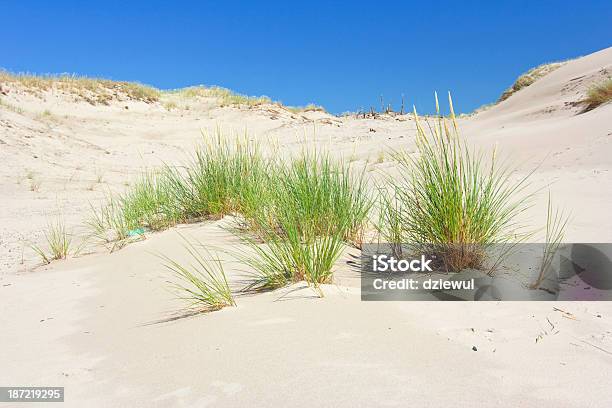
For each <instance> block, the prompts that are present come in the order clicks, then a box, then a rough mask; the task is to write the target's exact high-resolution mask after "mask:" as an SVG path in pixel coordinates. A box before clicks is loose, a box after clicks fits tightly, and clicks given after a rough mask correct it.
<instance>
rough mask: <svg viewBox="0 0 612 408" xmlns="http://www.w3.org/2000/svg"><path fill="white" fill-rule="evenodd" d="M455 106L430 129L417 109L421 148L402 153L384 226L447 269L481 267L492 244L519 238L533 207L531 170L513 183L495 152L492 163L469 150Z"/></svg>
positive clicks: (396, 240)
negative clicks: (524, 215)
mask: <svg viewBox="0 0 612 408" xmlns="http://www.w3.org/2000/svg"><path fill="white" fill-rule="evenodd" d="M449 105H450V112H451V114H450V121H448V120H446V119H445V118H443V117H441V116H439V118H438V119H437V121H436V123H434V124H430V126H428V130H426V128H424V127H423V125H422V124H421V122H420V121H419V118H418V116H417V114H416V110H415V112H414V118H415V123H416V125H417V137H416V146H417V152H416V154H415V155H411V154H409V153H407V152H403V151H399V152H396V153H395V159H396V160H397V162H398V165H399V174H400V177H399V178H398V179H397V180H393V179H390V180H389V185H390V186H391V189H390V192H389V197H388V198H386V199H384V200H383V203H382V204H383V205H382V208H381V219H382V220H383V222H382V227H381V231H382V233H383V236H385V237H386V238H387V239H390V240H392V242H394V243H395V244H398V243H408V244H410V245H413V246H415V247H417V248H418V249H419V251H420V252H424V253H428V254H430V255H432V256H434V257H435V259H437V261H438V263H439V265H438V266H439V267H440V268H443V269H445V270H447V271H460V270H462V269H465V268H476V269H481V268H482V267H483V263H484V261H485V258H486V256H485V255H486V254H485V252H486V249H487V248H488V247H489V246H490V245H492V244H495V243H507V242H510V241H516V240H517V239H519V238H518V237H519V236H520V228H519V225H517V223H516V217H517V216H518V215H519V214H521V213H522V212H523V211H524V210H526V209H527V208H528V206H529V204H530V199H531V197H532V194H530V193H527V192H526V188H527V187H528V185H529V183H528V177H529V175H528V176H526V177H523V178H519V179H518V181H513V180H512V177H511V176H512V172H511V169H509V168H508V167H507V166H503V165H500V164H499V163H498V162H497V160H496V155H495V152H493V154H492V157H491V158H490V159H488V160H486V159H485V156H484V155H483V154H482V153H479V152H476V151H474V150H473V149H471V148H470V147H468V145H467V143H466V142H465V140H464V139H462V138H461V136H460V135H459V133H458V130H457V125H456V122H455V116H454V111H453V106H452V100H451V98H450V94H449ZM436 110H437V112H439V109H438V101H437V97H436Z"/></svg>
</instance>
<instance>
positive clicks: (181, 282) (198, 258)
mask: <svg viewBox="0 0 612 408" xmlns="http://www.w3.org/2000/svg"><path fill="white" fill-rule="evenodd" d="M181 238H182V240H183V248H184V249H185V251H186V252H187V253H188V254H189V256H190V258H191V261H192V262H191V263H189V264H185V263H181V262H179V261H176V260H173V259H170V258H169V257H167V256H165V255H159V257H160V258H161V259H162V261H163V264H164V267H166V269H168V270H169V271H170V272H171V273H172V275H173V276H174V277H175V278H176V279H175V282H173V283H172V287H173V288H174V289H175V291H176V293H177V294H178V296H179V297H180V298H181V299H184V300H186V301H187V302H189V303H190V306H191V307H193V308H196V309H203V310H204V311H213V310H219V309H221V308H223V307H226V306H236V302H235V301H234V296H233V295H232V291H231V289H230V287H229V284H228V282H227V277H226V276H225V270H224V269H223V264H222V263H221V261H220V260H219V259H218V258H217V257H215V256H214V255H213V254H212V253H210V252H209V251H208V250H207V249H206V246H205V245H203V244H202V243H201V242H199V241H197V240H194V241H190V240H188V239H187V238H185V237H182V236H181Z"/></svg>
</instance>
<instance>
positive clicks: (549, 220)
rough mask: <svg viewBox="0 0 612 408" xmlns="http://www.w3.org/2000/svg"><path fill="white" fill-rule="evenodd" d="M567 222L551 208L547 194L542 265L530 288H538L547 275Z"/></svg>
mask: <svg viewBox="0 0 612 408" xmlns="http://www.w3.org/2000/svg"><path fill="white" fill-rule="evenodd" d="M568 221H569V216H568V215H566V214H564V213H563V212H562V211H560V210H559V209H558V208H553V206H552V200H551V198H550V193H549V194H548V206H547V212H546V235H545V241H544V249H543V253H542V263H541V264H540V270H539V273H538V277H537V279H536V280H535V282H533V283H532V284H531V285H530V287H531V288H532V289H535V288H537V287H539V286H540V284H541V283H542V281H543V280H544V278H545V277H546V275H547V273H548V272H549V270H550V266H551V264H552V261H553V259H554V257H555V254H556V253H557V251H558V250H559V248H560V247H561V244H562V243H563V238H564V237H565V229H566V227H567V223H568Z"/></svg>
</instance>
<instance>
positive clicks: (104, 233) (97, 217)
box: [85, 195, 131, 252]
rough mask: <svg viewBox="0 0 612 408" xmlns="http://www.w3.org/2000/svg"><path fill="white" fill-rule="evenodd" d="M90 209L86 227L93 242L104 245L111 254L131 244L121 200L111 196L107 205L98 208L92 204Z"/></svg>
mask: <svg viewBox="0 0 612 408" xmlns="http://www.w3.org/2000/svg"><path fill="white" fill-rule="evenodd" d="M90 208H91V211H90V216H89V218H88V219H87V220H86V221H85V225H86V226H87V227H88V228H89V231H90V233H89V238H90V239H91V240H93V241H94V242H97V243H99V244H102V245H104V246H105V247H107V248H108V249H110V251H111V252H113V251H115V250H117V249H120V248H122V247H123V246H125V245H126V244H127V243H128V242H129V240H130V238H131V236H130V228H129V226H128V223H127V222H128V221H127V220H126V219H125V217H124V213H123V210H122V202H121V201H120V199H119V198H117V197H113V196H112V195H109V196H108V197H107V200H106V202H105V203H103V204H101V205H99V206H98V207H95V206H94V205H93V204H90Z"/></svg>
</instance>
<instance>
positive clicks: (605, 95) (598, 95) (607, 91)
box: [583, 78, 612, 112]
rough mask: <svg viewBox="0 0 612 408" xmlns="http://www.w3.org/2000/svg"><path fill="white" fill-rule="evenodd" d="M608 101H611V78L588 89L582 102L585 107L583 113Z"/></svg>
mask: <svg viewBox="0 0 612 408" xmlns="http://www.w3.org/2000/svg"><path fill="white" fill-rule="evenodd" d="M610 101H612V78H611V79H607V80H605V81H603V82H601V83H599V84H596V85H593V86H592V87H591V88H589V90H588V91H587V96H586V98H585V99H584V101H583V103H584V104H585V105H586V106H585V108H584V111H585V112H587V111H590V110H593V109H595V108H597V107H598V106H600V105H603V104H605V103H608V102H610Z"/></svg>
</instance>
